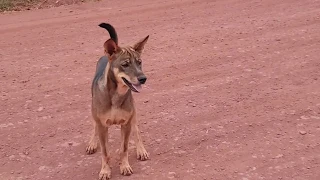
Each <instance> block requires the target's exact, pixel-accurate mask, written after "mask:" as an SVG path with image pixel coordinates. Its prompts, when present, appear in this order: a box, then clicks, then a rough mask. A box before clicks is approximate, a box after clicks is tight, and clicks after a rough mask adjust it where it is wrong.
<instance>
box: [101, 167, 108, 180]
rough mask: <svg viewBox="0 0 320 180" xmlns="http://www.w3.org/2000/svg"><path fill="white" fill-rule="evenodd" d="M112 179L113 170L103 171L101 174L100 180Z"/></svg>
mask: <svg viewBox="0 0 320 180" xmlns="http://www.w3.org/2000/svg"><path fill="white" fill-rule="evenodd" d="M108 179H111V170H110V169H109V170H104V169H102V170H101V171H100V173H99V180H108Z"/></svg>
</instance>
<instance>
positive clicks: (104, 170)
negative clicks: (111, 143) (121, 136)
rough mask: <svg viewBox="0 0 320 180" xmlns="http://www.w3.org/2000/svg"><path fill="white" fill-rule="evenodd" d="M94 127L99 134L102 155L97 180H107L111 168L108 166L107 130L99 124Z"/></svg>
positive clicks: (109, 176)
mask: <svg viewBox="0 0 320 180" xmlns="http://www.w3.org/2000/svg"><path fill="white" fill-rule="evenodd" d="M96 126H97V130H98V133H99V141H100V147H101V154H102V166H101V171H100V173H99V180H107V179H110V178H111V168H110V165H109V160H110V158H109V149H108V148H109V147H108V128H107V127H103V126H102V125H100V124H99V125H98V124H96Z"/></svg>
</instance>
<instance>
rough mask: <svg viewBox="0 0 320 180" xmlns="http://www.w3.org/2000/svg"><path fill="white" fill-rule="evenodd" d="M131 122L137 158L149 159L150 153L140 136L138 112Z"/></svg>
mask: <svg viewBox="0 0 320 180" xmlns="http://www.w3.org/2000/svg"><path fill="white" fill-rule="evenodd" d="M131 124H132V128H133V132H134V141H135V144H136V148H137V159H139V160H141V161H145V160H147V159H149V154H148V152H147V150H146V149H145V148H144V145H143V142H142V139H141V136H140V131H139V128H138V122H137V118H136V114H134V116H133V119H132V122H131Z"/></svg>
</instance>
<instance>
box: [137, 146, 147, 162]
mask: <svg viewBox="0 0 320 180" xmlns="http://www.w3.org/2000/svg"><path fill="white" fill-rule="evenodd" d="M137 159H139V160H141V161H145V160H147V159H149V153H148V152H147V151H146V149H144V148H137Z"/></svg>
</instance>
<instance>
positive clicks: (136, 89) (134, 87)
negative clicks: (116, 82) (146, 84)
mask: <svg viewBox="0 0 320 180" xmlns="http://www.w3.org/2000/svg"><path fill="white" fill-rule="evenodd" d="M122 80H123V82H124V83H126V85H127V86H128V87H129V88H130V90H131V91H133V92H137V93H138V92H140V91H139V90H140V89H141V84H140V83H139V84H132V83H131V82H129V81H128V80H127V79H126V78H124V77H122Z"/></svg>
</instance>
